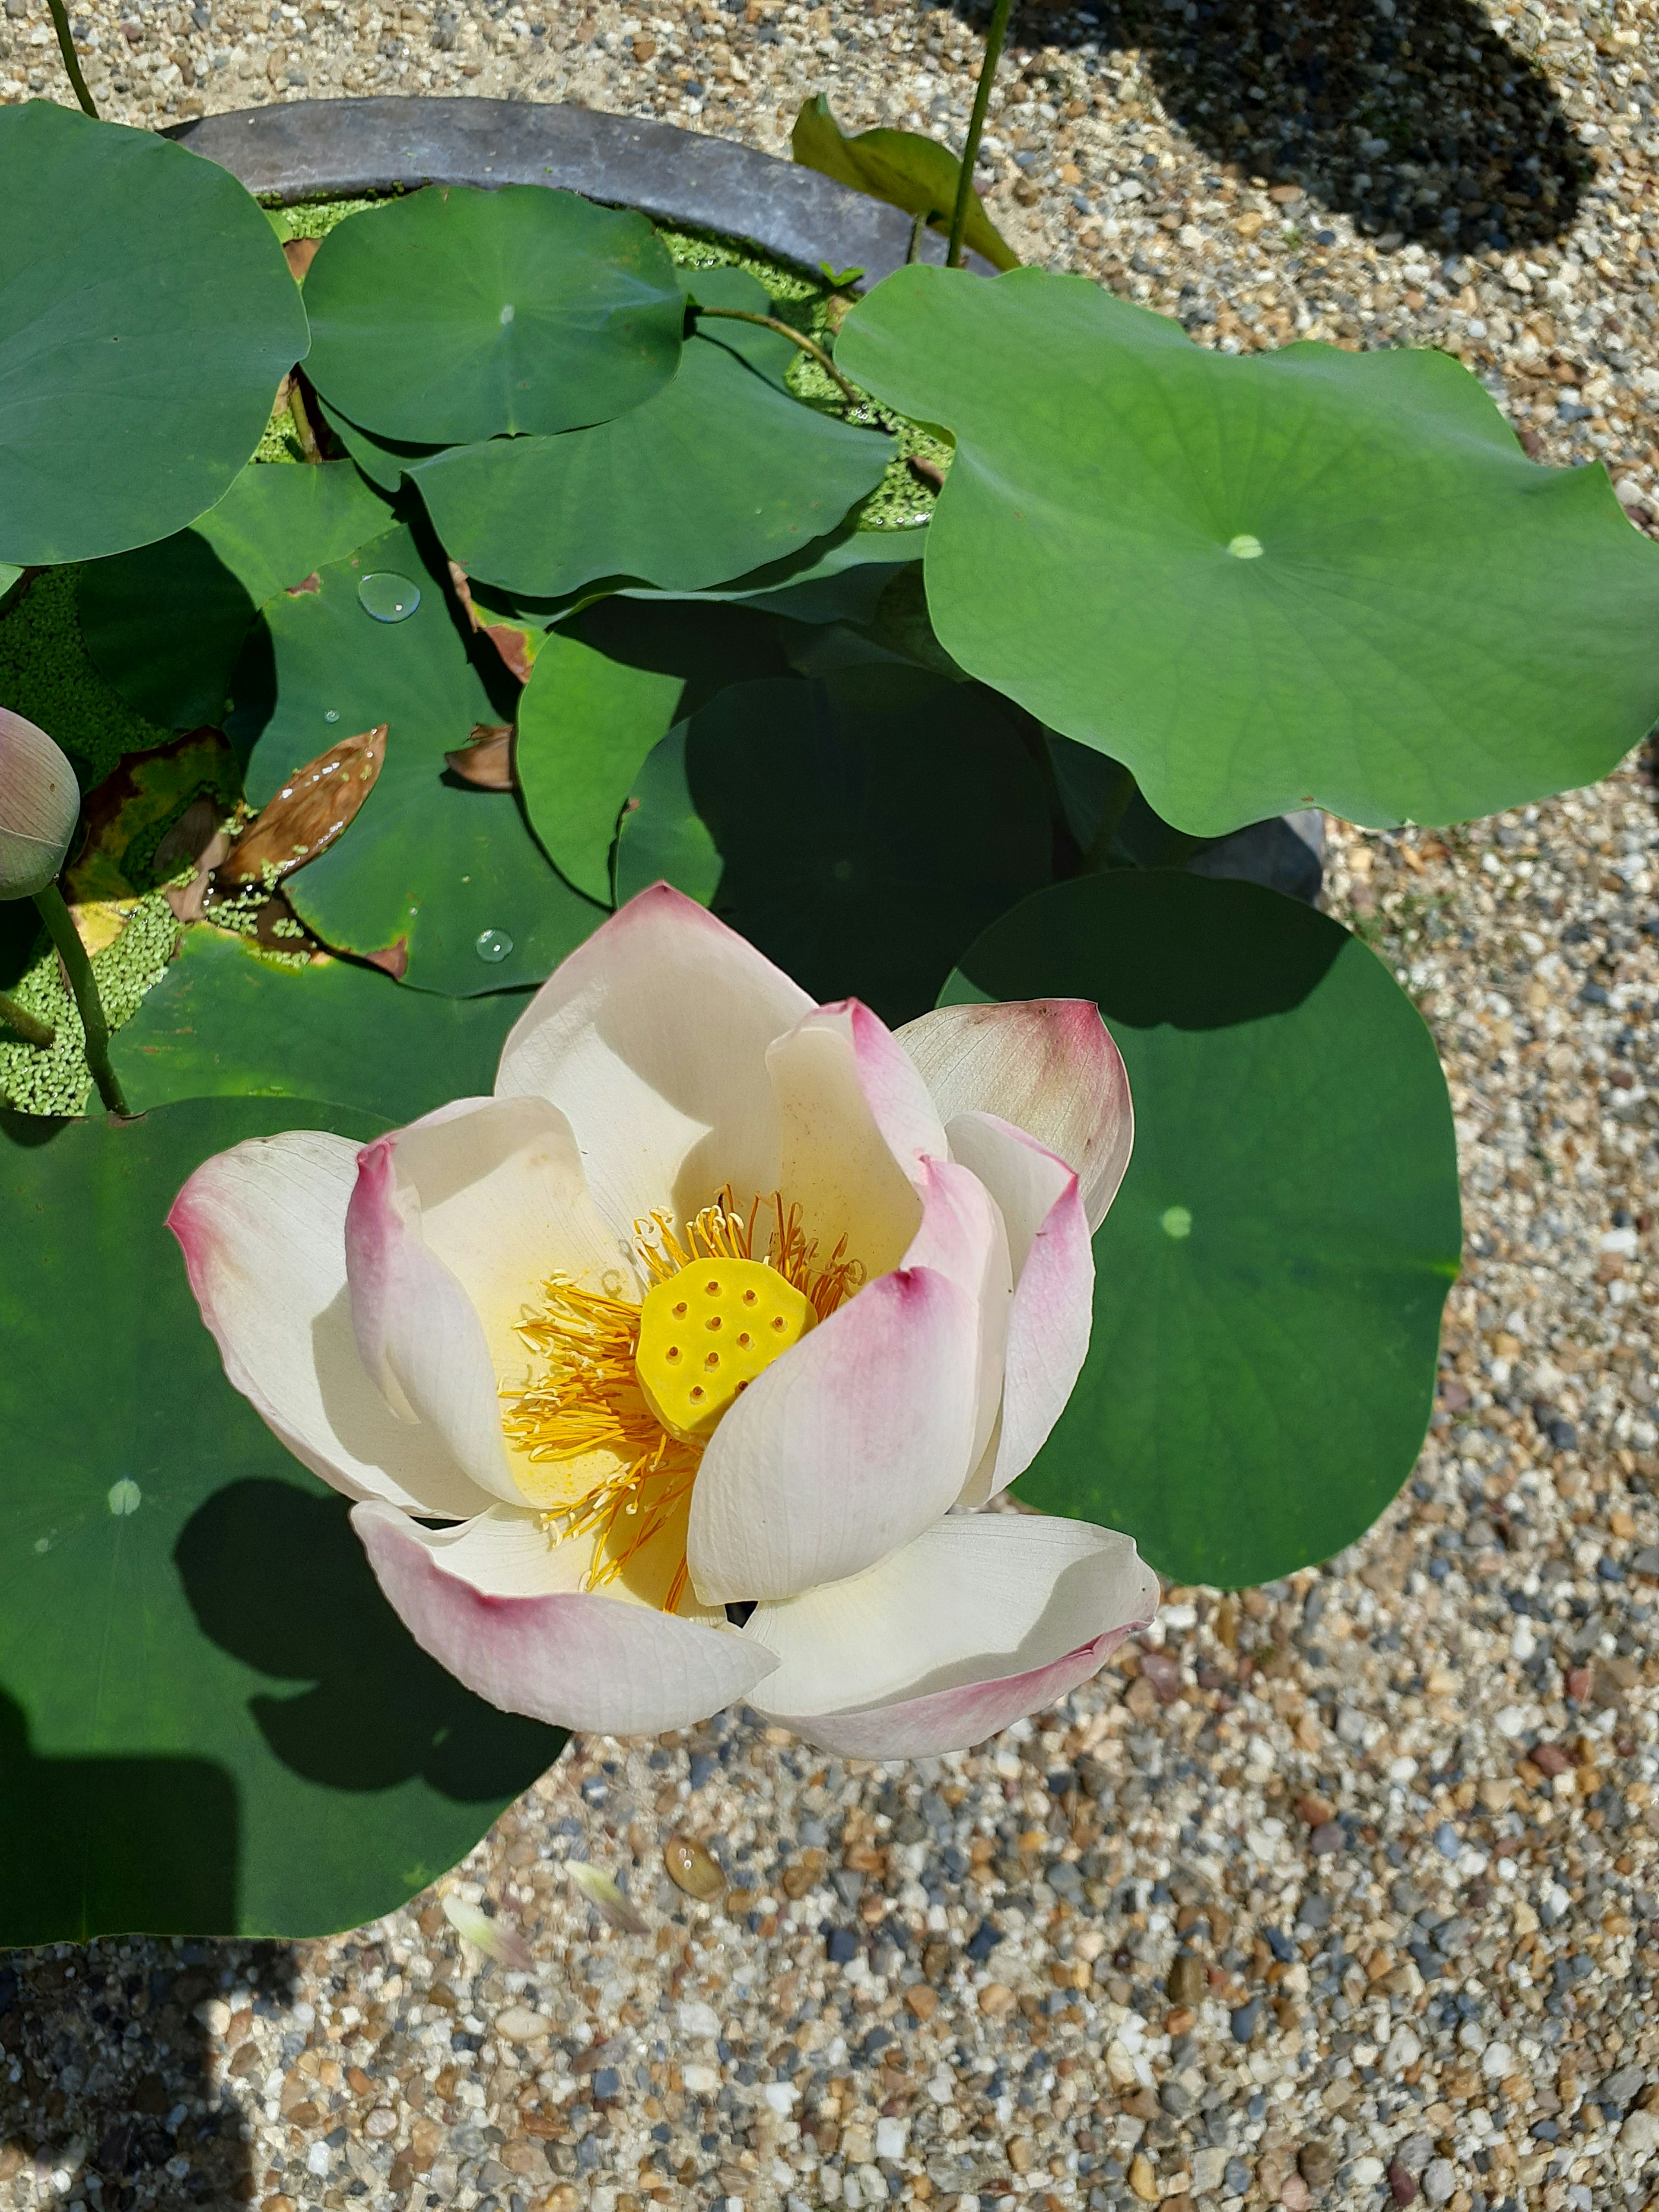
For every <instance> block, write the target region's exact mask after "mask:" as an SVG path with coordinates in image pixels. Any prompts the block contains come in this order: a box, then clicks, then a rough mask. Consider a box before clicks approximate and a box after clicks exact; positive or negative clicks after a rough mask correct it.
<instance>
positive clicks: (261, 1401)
mask: <svg viewBox="0 0 1659 2212" xmlns="http://www.w3.org/2000/svg"><path fill="white" fill-rule="evenodd" d="M356 1176H357V1147H356V1146H355V1145H353V1144H350V1143H349V1142H348V1141H347V1140H346V1139H345V1138H343V1137H336V1136H331V1135H330V1134H329V1133H328V1132H327V1131H325V1130H321V1129H292V1130H288V1131H285V1132H284V1133H283V1134H281V1135H279V1136H275V1137H256V1138H252V1139H249V1140H248V1141H247V1142H246V1144H240V1145H237V1146H234V1149H233V1150H231V1151H230V1152H221V1153H219V1154H218V1155H217V1156H216V1158H213V1159H210V1160H206V1161H204V1163H203V1164H202V1165H201V1166H200V1167H199V1168H197V1170H196V1172H195V1174H194V1175H193V1176H191V1178H190V1181H189V1182H187V1183H186V1184H185V1187H184V1188H183V1189H182V1190H181V1191H180V1192H179V1195H178V1197H177V1198H176V1199H175V1200H173V1209H172V1211H171V1212H170V1213H169V1214H168V1215H167V1226H168V1227H169V1228H170V1229H171V1230H172V1231H173V1235H174V1236H175V1237H177V1238H178V1240H179V1246H180V1248H181V1249H182V1250H183V1252H184V1255H185V1271H186V1273H188V1275H189V1278H190V1286H191V1290H192V1291H194V1293H195V1295H196V1303H197V1305H198V1306H200V1308H201V1310H202V1318H203V1320H204V1322H206V1323H207V1325H208V1327H209V1328H210V1329H211V1330H212V1332H213V1334H214V1337H215V1339H216V1341H217V1343H218V1346H219V1351H220V1354H221V1356H222V1358H223V1360H224V1364H225V1373H226V1375H227V1376H228V1377H229V1379H230V1381H231V1383H233V1384H234V1387H235V1388H236V1389H238V1390H240V1392H241V1394H242V1395H243V1396H244V1397H245V1398H246V1399H247V1400H248V1401H250V1403H251V1404H252V1407H253V1408H254V1410H255V1412H256V1413H258V1415H259V1417H260V1419H262V1420H263V1421H264V1423H265V1425H266V1426H267V1427H268V1428H270V1430H271V1431H273V1433H274V1434H275V1435H276V1436H277V1437H280V1438H281V1440H282V1442H283V1443H284V1444H286V1445H287V1447H288V1449H289V1451H291V1452H292V1453H293V1454H294V1455H295V1458H296V1459H298V1460H301V1461H303V1462H304V1463H305V1465H306V1466H307V1467H308V1468H310V1469H311V1470H312V1472H313V1474H318V1475H320V1476H321V1477H322V1479H323V1480H324V1481H325V1482H327V1483H331V1484H332V1485H333V1486H334V1488H335V1489H336V1490H339V1491H343V1492H344V1493H345V1495H346V1496H347V1497H348V1498H384V1499H386V1501H387V1502H388V1503H389V1504H392V1505H398V1506H405V1507H407V1508H408V1509H409V1510H411V1511H412V1512H416V1513H426V1514H432V1515H435V1516H453V1517H455V1518H458V1519H459V1518H462V1517H464V1516H467V1515H469V1514H473V1513H477V1511H478V1510H479V1509H480V1507H481V1506H483V1504H485V1503H486V1502H487V1501H486V1500H485V1498H483V1496H482V1495H481V1493H480V1492H479V1490H478V1488H477V1485H476V1484H474V1483H473V1482H472V1481H471V1480H469V1478H468V1477H467V1475H466V1474H465V1473H464V1471H463V1470H462V1468H460V1467H459V1465H458V1464H457V1463H456V1461H455V1457H454V1455H453V1453H452V1452H451V1451H450V1449H449V1448H448V1446H447V1443H445V1441H444V1439H443V1437H441V1435H439V1434H438V1432H437V1431H435V1430H432V1429H429V1428H423V1427H420V1426H417V1425H414V1424H412V1423H410V1422H407V1421H400V1420H398V1419H394V1418H393V1416H392V1412H391V1411H390V1409H389V1408H388V1407H387V1405H386V1400H385V1398H384V1397H383V1396H382V1395H381V1394H380V1390H379V1389H377V1388H376V1387H375V1385H374V1383H373V1382H372V1381H371V1380H370V1378H369V1376H368V1374H367V1373H366V1372H365V1371H364V1368H363V1364H362V1359H361V1358H359V1357H358V1352H357V1346H356V1339H355V1336H354V1334H353V1331H352V1325H351V1307H350V1301H349V1296H348V1293H347V1290H346V1268H345V1218H346V1207H347V1205H348V1203H349V1200H350V1197H351V1193H352V1188H353V1186H354V1185H355V1183H356Z"/></svg>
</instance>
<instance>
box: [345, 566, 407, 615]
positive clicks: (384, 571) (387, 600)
mask: <svg viewBox="0 0 1659 2212" xmlns="http://www.w3.org/2000/svg"><path fill="white" fill-rule="evenodd" d="M357 597H358V598H359V599H361V600H362V606H363V612H364V613H365V614H368V615H373V616H374V619H375V621H376V622H382V623H399V622H407V621H408V620H409V617H410V615H412V614H413V613H414V611H415V610H416V607H418V606H419V605H420V604H421V587H420V586H419V585H418V584H416V583H411V582H410V579H409V578H408V577H407V576H400V575H399V574H398V572H397V570H396V569H395V568H373V569H371V570H370V571H369V573H368V575H367V576H363V577H360V578H359V580H358V583H357Z"/></svg>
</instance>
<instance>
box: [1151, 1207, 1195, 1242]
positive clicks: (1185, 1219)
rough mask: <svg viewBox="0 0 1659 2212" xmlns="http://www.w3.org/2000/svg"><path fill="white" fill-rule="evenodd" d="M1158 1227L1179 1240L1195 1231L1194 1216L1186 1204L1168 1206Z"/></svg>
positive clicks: (1166, 1234) (1167, 1235)
mask: <svg viewBox="0 0 1659 2212" xmlns="http://www.w3.org/2000/svg"><path fill="white" fill-rule="evenodd" d="M1158 1227H1159V1228H1160V1229H1161V1230H1162V1231H1164V1235H1165V1236H1166V1237H1175V1238H1176V1239H1177V1241H1178V1240H1179V1239H1180V1238H1182V1237H1190V1236H1191V1235H1192V1233H1193V1217H1192V1215H1191V1214H1190V1213H1189V1212H1188V1210H1187V1208H1186V1207H1185V1206H1166V1207H1165V1208H1164V1212H1163V1214H1162V1215H1161V1216H1160V1218H1159V1220H1158Z"/></svg>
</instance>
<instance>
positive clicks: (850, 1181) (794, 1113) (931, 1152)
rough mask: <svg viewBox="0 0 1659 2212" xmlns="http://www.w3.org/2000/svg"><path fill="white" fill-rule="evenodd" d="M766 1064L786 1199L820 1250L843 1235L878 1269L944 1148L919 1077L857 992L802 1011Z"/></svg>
mask: <svg viewBox="0 0 1659 2212" xmlns="http://www.w3.org/2000/svg"><path fill="white" fill-rule="evenodd" d="M767 1068H768V1072H769V1075H770V1078H771V1083H772V1087H773V1090H774V1091H775V1095H776V1099H777V1114H778V1121H779V1126H780V1146H781V1157H780V1167H779V1176H780V1182H781V1188H782V1190H783V1193H784V1195H785V1197H786V1199H787V1200H789V1201H790V1202H792V1203H793V1204H796V1205H799V1207H800V1209H801V1214H802V1218H803V1220H804V1222H805V1229H806V1233H807V1235H808V1236H809V1237H816V1238H817V1243H818V1249H819V1251H820V1254H821V1255H823V1256H824V1257H828V1255H829V1253H830V1252H831V1251H832V1250H833V1249H834V1248H835V1246H836V1243H837V1241H838V1240H839V1239H841V1238H842V1237H844V1238H845V1239H846V1240H847V1249H848V1254H849V1255H850V1256H851V1257H852V1258H853V1259H854V1260H856V1261H858V1262H859V1263H860V1266H861V1267H863V1269H864V1271H865V1274H866V1278H870V1277H874V1276H877V1275H884V1274H885V1273H887V1272H888V1270H889V1269H890V1268H892V1267H897V1266H898V1265H899V1264H900V1262H901V1261H902V1259H903V1256H904V1254H905V1252H906V1251H907V1250H908V1247H909V1244H910V1242H911V1239H912V1238H913V1237H915V1233H916V1231H917V1230H918V1229H919V1228H920V1226H921V1200H920V1198H919V1197H918V1195H917V1193H916V1189H915V1184H916V1182H917V1179H918V1177H919V1176H920V1174H921V1164H922V1162H923V1161H924V1160H926V1159H927V1158H934V1159H940V1160H942V1159H944V1158H945V1157H946V1154H947V1150H948V1147H947V1146H946V1143H945V1126H944V1123H943V1122H942V1121H940V1120H939V1115H938V1114H937V1112H936V1111H935V1110H934V1107H933V1101H932V1099H931V1098H930V1097H928V1095H927V1085H926V1084H924V1083H923V1082H922V1081H921V1078H920V1077H919V1076H918V1075H917V1073H916V1071H915V1067H914V1066H912V1065H911V1062H910V1060H909V1059H908V1055H907V1054H905V1053H904V1052H902V1050H901V1049H900V1048H899V1045H898V1042H897V1041H896V1038H895V1037H894V1036H893V1034H892V1032H891V1030H889V1029H887V1028H885V1027H884V1025H883V1024H882V1023H881V1022H880V1021H879V1020H878V1018H877V1017H876V1016H875V1015H874V1014H872V1012H870V1010H869V1008H868V1007H867V1006H860V1004H859V1002H858V1001H857V1000H844V1001H843V1002H842V1003H841V1004H840V1005H838V1006H820V1007H818V1008H817V1010H816V1011H815V1012H812V1013H810V1014H808V1015H807V1016H806V1018H805V1019H804V1020H803V1021H801V1022H800V1023H799V1024H797V1025H796V1026H795V1027H794V1028H793V1029H792V1030H790V1032H789V1034H788V1035H787V1036H782V1037H780V1038H779V1039H778V1041H777V1042H776V1043H775V1045H774V1046H773V1047H772V1048H771V1050H770V1052H769V1054H767Z"/></svg>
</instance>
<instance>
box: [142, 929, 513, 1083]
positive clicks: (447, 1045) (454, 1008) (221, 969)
mask: <svg viewBox="0 0 1659 2212" xmlns="http://www.w3.org/2000/svg"><path fill="white" fill-rule="evenodd" d="M525 997H526V994H524V993H523V992H522V991H499V992H495V993H493V994H489V995H488V996H486V997H483V998H477V999H450V998H444V997H441V996H440V995H439V994H437V993H436V992H432V991H411V990H409V989H407V988H404V989H399V988H398V985H397V984H396V983H394V982H393V981H392V979H391V977H390V976H389V975H380V974H379V973H378V972H377V971H376V970H375V969H373V968H369V967H366V966H362V965H360V964H359V963H356V962H355V961H349V960H320V961H313V962H312V963H310V964H308V965H307V966H304V967H297V966H295V965H294V964H293V963H278V962H276V961H274V960H270V959H268V958H267V957H265V956H264V954H263V953H261V952H258V951H254V950H253V949H252V948H251V947H250V946H248V945H245V944H243V943H242V942H241V941H240V940H239V939H236V938H234V937H232V936H228V934H226V933H225V932H224V931H222V930H217V929H203V928H197V929H187V930H186V931H185V933H184V942H183V944H182V945H180V947H179V957H178V958H177V959H176V960H175V961H174V962H173V965H172V966H171V967H170V968H169V969H167V974H166V975H164V976H163V977H162V979H161V981H160V982H159V983H158V984H157V985H156V986H155V989H154V990H153V991H152V992H150V994H149V996H148V997H147V998H146V999H145V1000H144V1002H143V1005H142V1006H140V1007H139V1009H138V1011H137V1013H136V1014H134V1016H133V1017H132V1018H131V1021H130V1022H128V1023H127V1024H126V1026H125V1028H124V1029H122V1030H119V1031H118V1033H117V1035H116V1036H115V1039H114V1042H112V1045H111V1048H110V1051H111V1056H112V1059H113V1060H114V1062H115V1067H116V1072H117V1073H118V1075H119V1076H120V1079H121V1083H122V1086H123V1088H124V1089H125V1091H126V1094H127V1100H128V1103H129V1104H130V1105H131V1108H132V1109H133V1111H134V1113H136V1114H143V1113H147V1112H149V1109H150V1108H151V1107H154V1106H165V1105H169V1104H171V1103H173V1101H174V1100H175V1099H179V1098H206V1097H231V1096H234V1095H237V1094H243V1095H246V1096H247V1097H260V1098H317V1097H324V1098H329V1099H331V1100H333V1101H334V1102H335V1103H336V1104H337V1105H341V1106H349V1107H356V1108H359V1109H362V1111H363V1112H364V1113H367V1114H380V1115H384V1116H385V1117H386V1120H387V1121H393V1122H404V1121H414V1120H416V1118H417V1117H418V1116H419V1115H422V1114H429V1113H430V1112H431V1111H432V1110H433V1109H434V1108H435V1107H438V1106H441V1105H443V1104H445V1103H447V1101H448V1100H449V1099H451V1098H453V1097H465V1096H466V1095H467V1094H469V1093H480V1094H482V1093H484V1092H487V1091H489V1088H490V1086H491V1085H493V1083H494V1082H495V1063H496V1061H497V1060H499V1059H500V1057H501V1045H502V1043H503V1042H504V1041H505V1039H506V1036H507V1030H509V1029H510V1028H511V1027H512V1025H513V1022H514V1021H515V1020H516V1019H517V1018H518V1017H519V1015H520V1013H522V1012H523V1011H524V1006H525Z"/></svg>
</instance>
